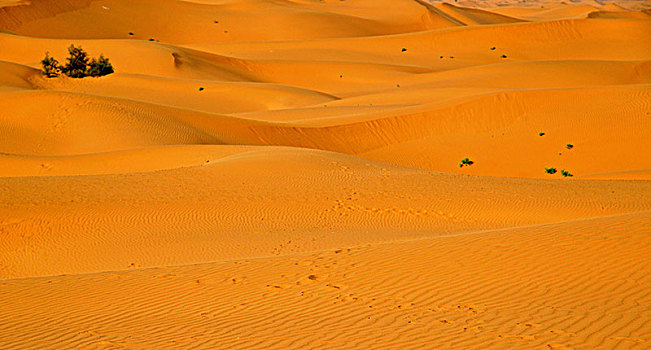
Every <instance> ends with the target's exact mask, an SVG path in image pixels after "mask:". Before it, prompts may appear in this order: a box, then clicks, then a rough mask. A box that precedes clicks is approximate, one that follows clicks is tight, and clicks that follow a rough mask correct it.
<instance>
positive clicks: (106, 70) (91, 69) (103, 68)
mask: <svg viewBox="0 0 651 350" xmlns="http://www.w3.org/2000/svg"><path fill="white" fill-rule="evenodd" d="M111 73H113V65H111V62H109V59H108V58H106V57H104V55H99V60H96V59H94V58H93V59H92V60H91V61H90V64H89V65H88V70H87V71H86V74H87V75H89V76H91V77H101V76H103V75H109V74H111Z"/></svg>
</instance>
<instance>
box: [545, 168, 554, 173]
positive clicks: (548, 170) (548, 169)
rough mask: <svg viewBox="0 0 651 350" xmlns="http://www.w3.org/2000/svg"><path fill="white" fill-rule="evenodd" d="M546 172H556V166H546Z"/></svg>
mask: <svg viewBox="0 0 651 350" xmlns="http://www.w3.org/2000/svg"><path fill="white" fill-rule="evenodd" d="M545 172H546V173H547V174H556V168H554V167H552V168H545Z"/></svg>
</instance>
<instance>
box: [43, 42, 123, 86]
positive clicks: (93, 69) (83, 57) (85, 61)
mask: <svg viewBox="0 0 651 350" xmlns="http://www.w3.org/2000/svg"><path fill="white" fill-rule="evenodd" d="M68 54H69V56H68V58H66V64H65V65H63V66H61V65H60V64H59V61H57V60H56V59H55V58H54V57H50V53H49V52H46V53H45V58H44V59H43V60H42V61H41V64H42V65H43V68H42V72H43V75H45V76H46V77H48V78H53V77H57V76H59V75H61V74H62V73H63V74H65V75H67V76H69V77H71V78H83V77H101V76H103V75H109V74H111V73H113V66H112V65H111V62H109V59H108V58H106V57H104V55H100V56H99V59H96V58H93V59H89V57H88V53H86V51H84V50H83V49H82V48H81V46H79V47H76V46H75V45H70V47H69V48H68Z"/></svg>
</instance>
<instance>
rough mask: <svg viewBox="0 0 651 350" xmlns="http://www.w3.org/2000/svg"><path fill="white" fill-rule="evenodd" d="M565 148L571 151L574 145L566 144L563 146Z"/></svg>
mask: <svg viewBox="0 0 651 350" xmlns="http://www.w3.org/2000/svg"><path fill="white" fill-rule="evenodd" d="M565 147H567V149H572V148H574V145H573V144H571V143H568V144H567V145H565Z"/></svg>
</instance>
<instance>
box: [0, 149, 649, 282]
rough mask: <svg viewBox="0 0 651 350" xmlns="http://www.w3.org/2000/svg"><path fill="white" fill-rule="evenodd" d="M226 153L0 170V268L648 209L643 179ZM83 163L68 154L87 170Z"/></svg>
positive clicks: (63, 265) (70, 267)
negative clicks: (139, 167) (525, 175)
mask: <svg viewBox="0 0 651 350" xmlns="http://www.w3.org/2000/svg"><path fill="white" fill-rule="evenodd" d="M156 151H158V150H146V151H143V152H145V153H141V154H140V155H149V156H153V155H154V154H155V153H154V152H156ZM166 151H168V153H169V154H170V155H173V154H174V152H176V153H177V154H179V153H178V152H179V151H181V150H179V149H176V148H170V149H166ZM184 151H185V152H181V154H183V153H190V152H188V151H189V150H184ZM196 151H198V150H196ZM229 151H230V150H229ZM237 151H238V153H232V154H231V155H229V156H227V157H226V158H223V159H221V160H218V161H215V162H212V161H211V162H210V163H203V164H202V165H201V166H193V167H185V168H178V169H170V170H160V171H154V172H147V173H126V174H115V175H93V176H47V177H5V178H0V184H1V186H0V199H1V200H0V203H11V204H10V205H3V206H0V212H1V213H2V217H3V223H2V228H3V233H4V239H3V241H2V242H1V243H0V249H1V250H2V251H6V252H11V254H7V255H5V256H4V257H3V258H1V259H2V260H1V261H0V276H2V277H3V278H9V277H13V278H17V277H29V276H42V275H56V274H61V273H68V274H70V273H73V274H77V273H88V272H95V271H103V270H120V269H125V268H128V267H129V266H141V267H147V266H159V265H178V264H188V263H196V262H201V261H212V260H219V259H226V258H243V257H251V256H266V255H273V254H287V253H291V252H301V251H309V250H318V249H325V248H331V247H335V246H337V245H360V244H366V243H373V242H378V241H386V240H395V239H404V238H409V237H427V236H432V235H434V236H437V235H445V234H450V233H454V232H463V231H469V230H478V229H490V228H501V227H510V226H522V225H530V224H539V223H547V222H558V221H565V220H573V219H578V218H584V217H594V216H605V215H615V214H621V213H627V212H635V211H644V210H649V208H651V201H650V199H649V198H648V196H647V195H646V193H648V192H649V191H650V190H651V188H649V186H650V184H649V183H648V182H646V181H642V182H626V181H623V182H617V181H610V182H594V181H549V180H526V179H511V180H508V179H500V178H482V177H465V176H458V175H446V174H440V173H432V172H425V171H421V170H416V169H409V168H402V167H397V166H392V165H389V164H385V163H376V162H371V161H366V160H363V159H360V158H356V157H351V156H345V155H340V154H336V153H331V152H324V151H317V150H306V149H295V148H284V147H278V148H276V147H259V148H254V149H251V150H237ZM202 152H207V150H205V151H204V150H202ZM222 155H223V154H222ZM131 156H132V157H135V156H138V153H135V152H133V153H131ZM128 157H129V155H128V154H126V155H124V157H121V158H123V159H125V160H126V159H128ZM92 159H93V157H80V158H79V159H78V161H79V162H85V164H86V166H88V167H90V166H96V164H97V163H93V161H92ZM95 159H97V158H95ZM172 159H173V158H172ZM200 159H203V158H200ZM166 161H169V160H166ZM71 168H72V167H71ZM567 193H573V196H571V197H568V196H567ZM279 194H280V195H279ZM561 208H562V209H561ZM45 250H46V251H47V252H48V253H47V254H41V252H43V251H45Z"/></svg>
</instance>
